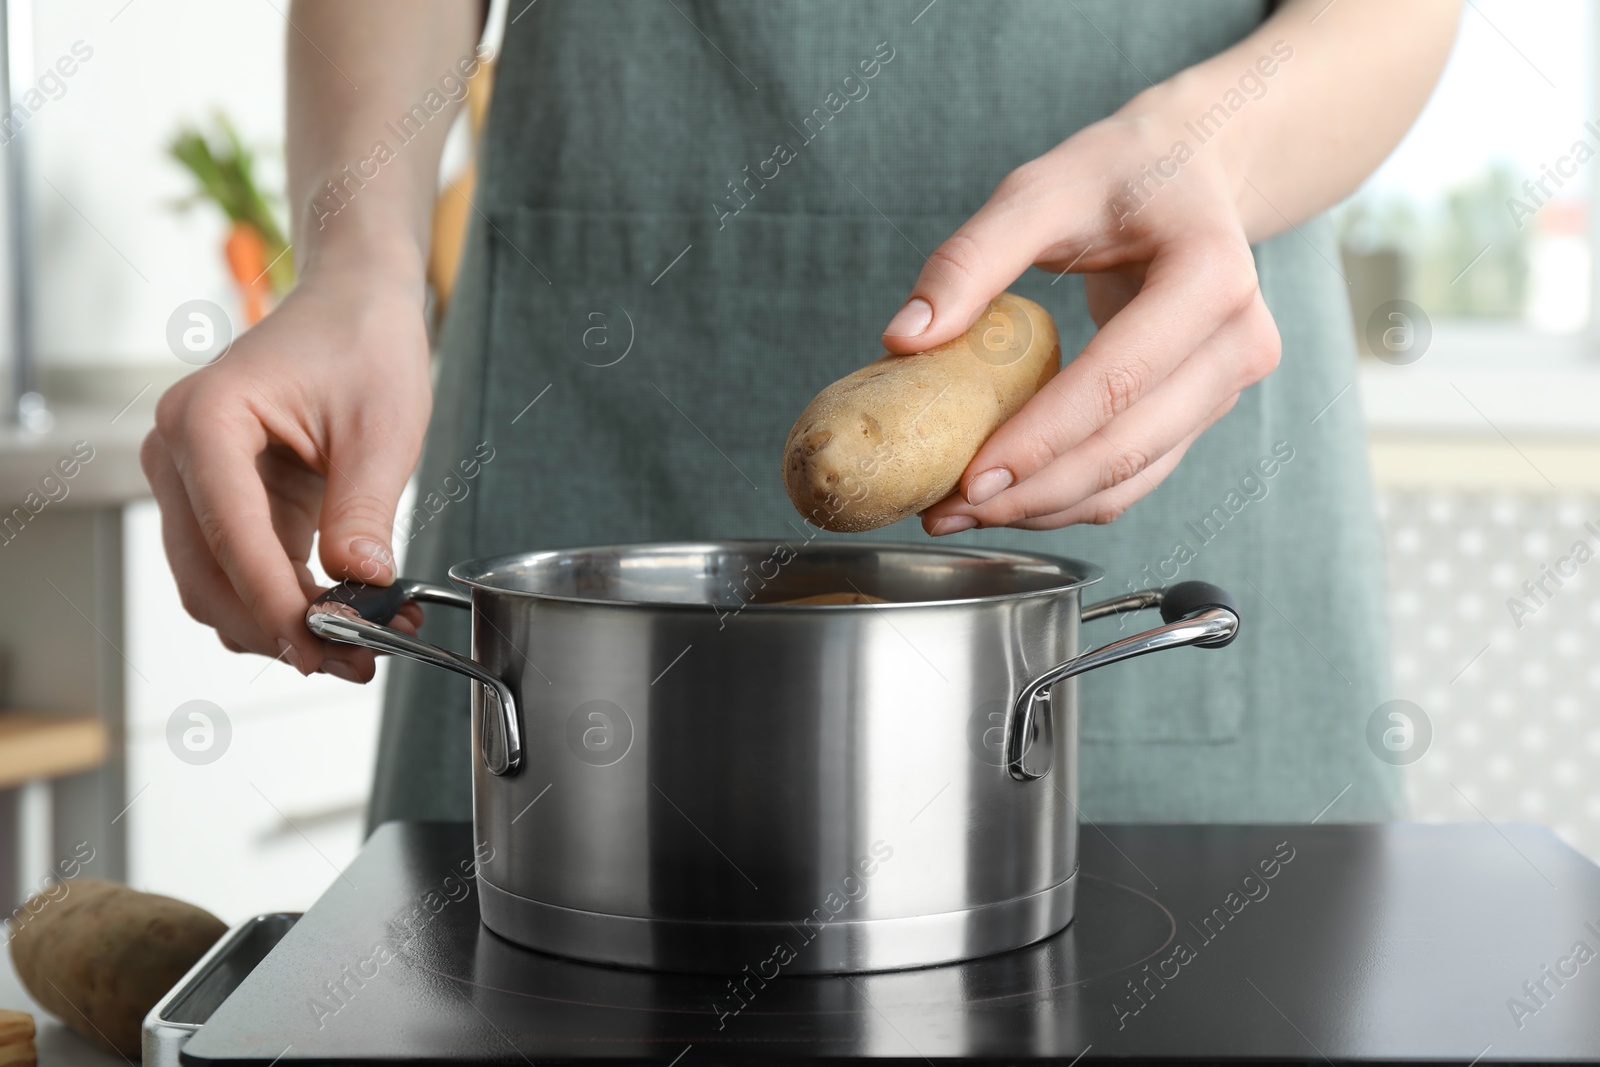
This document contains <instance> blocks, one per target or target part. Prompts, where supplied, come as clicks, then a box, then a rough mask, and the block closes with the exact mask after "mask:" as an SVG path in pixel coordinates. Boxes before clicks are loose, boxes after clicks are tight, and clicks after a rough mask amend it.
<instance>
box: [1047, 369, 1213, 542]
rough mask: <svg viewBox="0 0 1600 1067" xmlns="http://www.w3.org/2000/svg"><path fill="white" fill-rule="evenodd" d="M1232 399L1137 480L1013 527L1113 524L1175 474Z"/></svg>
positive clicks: (1146, 469)
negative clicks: (1185, 456)
mask: <svg viewBox="0 0 1600 1067" xmlns="http://www.w3.org/2000/svg"><path fill="white" fill-rule="evenodd" d="M1237 399H1238V398H1237V397H1235V398H1233V399H1232V400H1229V401H1228V402H1227V403H1226V404H1225V405H1223V406H1222V407H1221V408H1219V409H1218V411H1217V413H1216V417H1215V418H1213V419H1211V420H1209V421H1208V422H1207V423H1206V425H1205V426H1202V427H1200V428H1199V429H1198V430H1196V431H1195V432H1194V433H1192V434H1190V435H1189V436H1188V437H1186V438H1184V439H1183V440H1182V441H1181V442H1179V443H1178V445H1177V447H1175V448H1173V449H1172V450H1171V451H1169V452H1168V453H1167V454H1166V455H1164V456H1162V457H1161V458H1160V459H1158V460H1156V461H1155V462H1154V463H1152V464H1150V466H1149V467H1147V468H1145V470H1144V472H1143V473H1142V474H1141V475H1140V476H1139V477H1138V478H1136V479H1133V480H1130V481H1126V482H1123V483H1122V484H1121V485H1117V486H1113V487H1112V488H1110V489H1106V490H1104V491H1102V492H1099V493H1096V494H1095V495H1094V496H1091V497H1089V498H1088V499H1087V500H1082V501H1079V502H1078V503H1076V504H1074V505H1072V506H1071V507H1069V508H1066V509H1064V510H1062V511H1057V512H1054V513H1052V514H1049V515H1039V516H1035V517H1033V518H1027V519H1022V520H1019V521H1018V522H1017V523H1016V524H1015V525H1016V526H1017V528H1018V529H1022V530H1059V529H1061V528H1062V527H1063V526H1074V525H1077V524H1079V523H1091V524H1094V525H1099V526H1104V525H1105V524H1107V523H1110V522H1115V521H1116V520H1117V519H1119V518H1121V517H1122V514H1123V513H1124V512H1125V511H1127V510H1128V509H1129V508H1130V507H1132V506H1133V505H1134V504H1136V503H1138V502H1139V501H1140V500H1142V499H1143V498H1144V497H1145V495H1146V494H1148V493H1149V492H1150V491H1151V490H1152V489H1154V488H1155V487H1156V486H1158V485H1160V484H1161V483H1162V482H1163V481H1165V480H1166V478H1167V475H1169V474H1171V473H1172V472H1173V471H1175V470H1177V468H1178V464H1179V463H1180V462H1181V461H1182V460H1183V457H1184V454H1185V453H1187V452H1188V451H1189V446H1190V445H1192V444H1194V443H1195V441H1197V440H1199V438H1200V435H1201V434H1202V433H1204V432H1205V431H1206V430H1207V429H1209V428H1210V426H1211V423H1213V422H1215V421H1216V420H1217V419H1220V418H1221V417H1222V416H1223V415H1225V414H1227V412H1228V410H1229V409H1231V408H1232V407H1233V405H1234V401H1235V400H1237Z"/></svg>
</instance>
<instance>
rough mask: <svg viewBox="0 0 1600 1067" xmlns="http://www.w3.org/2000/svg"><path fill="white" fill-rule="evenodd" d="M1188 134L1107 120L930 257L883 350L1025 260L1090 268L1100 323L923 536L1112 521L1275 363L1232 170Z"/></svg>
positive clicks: (937, 332)
mask: <svg viewBox="0 0 1600 1067" xmlns="http://www.w3.org/2000/svg"><path fill="white" fill-rule="evenodd" d="M1194 140H1195V138H1194V137H1193V135H1192V134H1190V133H1188V132H1187V131H1185V130H1183V129H1181V128H1179V126H1178V124H1177V123H1175V122H1171V121H1168V120H1166V119H1165V118H1163V117H1161V116H1160V115H1154V114H1150V113H1144V114H1125V113H1119V114H1117V115H1113V116H1111V117H1110V118H1108V119H1105V120H1104V121H1102V122H1099V123H1096V124H1095V125H1093V126H1089V127H1087V128H1085V129H1084V130H1082V131H1081V132H1079V133H1077V134H1076V135H1074V136H1073V137H1072V138H1070V139H1069V140H1067V141H1065V142H1063V143H1062V144H1060V145H1058V146H1057V147H1056V148H1054V149H1052V150H1051V151H1049V152H1047V153H1045V154H1044V155H1042V156H1040V157H1039V158H1038V159H1035V160H1033V161H1032V162H1029V163H1025V164H1024V165H1022V166H1021V167H1018V168H1017V169H1016V170H1014V171H1012V172H1011V173H1010V174H1009V175H1007V176H1006V178H1005V179H1004V180H1003V181H1002V182H1001V183H1000V185H999V186H998V188H996V189H995V192H994V194H993V196H991V197H990V198H989V201H988V203H986V204H985V205H984V206H983V208H982V209H981V210H980V211H979V212H978V213H977V214H976V215H974V216H973V217H972V218H971V219H969V220H968V221H967V222H966V224H964V225H963V226H962V227H961V228H960V229H959V230H957V231H956V233H955V234H954V235H953V236H952V237H951V238H950V239H949V240H947V241H946V242H945V243H944V244H942V245H940V246H939V247H938V248H937V249H935V250H934V252H933V254H932V255H931V256H929V257H928V262H927V264H926V265H925V266H924V267H923V269H922V273H921V276H920V277H919V278H918V279H917V284H916V286H915V288H913V289H912V291H911V298H910V300H909V301H908V302H907V304H906V305H905V307H903V308H902V309H901V310H900V312H899V313H898V314H897V315H896V316H895V317H894V319H893V321H891V322H890V324H889V327H888V328H887V329H886V330H885V332H884V335H883V344H884V347H885V348H887V349H888V350H889V351H890V352H893V353H896V354H908V353H912V352H920V351H923V350H925V349H928V348H932V347H933V346H934V345H937V344H941V343H943V342H945V341H949V340H951V339H952V338H955V337H958V336H960V335H961V333H962V332H964V331H965V330H967V329H968V328H969V327H970V326H972V324H973V323H974V322H975V321H976V320H977V318H978V316H979V315H980V314H981V313H982V312H983V310H984V309H985V307H986V306H987V305H988V303H989V301H990V300H991V299H993V298H994V297H995V296H996V295H998V294H999V293H1001V292H1003V291H1004V290H1005V289H1006V288H1007V287H1008V286H1009V285H1010V284H1011V283H1012V282H1013V281H1014V280H1015V279H1016V278H1017V277H1018V276H1019V275H1020V274H1021V273H1022V272H1023V271H1025V270H1026V269H1027V268H1028V267H1030V266H1037V267H1040V268H1042V269H1044V270H1048V271H1055V272H1058V273H1065V272H1073V273H1081V274H1083V275H1084V276H1085V277H1084V287H1085V289H1086V291H1087V294H1088V304H1089V312H1090V314H1091V315H1092V316H1093V317H1094V320H1095V322H1096V324H1098V326H1099V327H1100V329H1099V332H1098V333H1096V334H1095V336H1094V338H1093V339H1092V340H1091V341H1090V342H1089V343H1088V345H1087V346H1085V348H1084V349H1083V351H1082V352H1081V353H1080V354H1079V355H1078V357H1077V358H1076V359H1074V360H1072V361H1071V362H1070V363H1069V364H1068V365H1067V366H1066V368H1065V369H1063V370H1062V371H1061V373H1060V374H1058V375H1056V377H1055V378H1054V379H1053V380H1051V381H1050V382H1049V383H1047V384H1046V385H1045V386H1044V388H1042V389H1040V390H1039V392H1038V394H1037V395H1036V396H1034V397H1033V399H1032V400H1030V401H1029V402H1028V403H1027V405H1026V406H1025V407H1023V409H1022V410H1021V411H1020V412H1018V413H1017V414H1016V415H1015V416H1014V417H1013V418H1011V419H1010V421H1008V422H1006V423H1005V425H1003V426H1001V427H1000V428H999V429H998V430H996V431H995V433H994V434H993V435H992V436H991V437H990V438H989V440H988V442H987V443H985V444H984V446H983V447H982V448H981V449H980V450H979V451H978V454H977V456H976V457H974V458H973V460H972V463H971V464H970V465H969V466H968V467H967V469H966V471H965V472H964V473H963V474H962V476H961V480H960V482H959V483H958V484H957V487H956V491H955V492H954V493H952V494H951V495H950V496H948V497H946V498H945V499H944V500H942V501H940V502H939V503H937V504H935V505H933V506H932V507H930V508H928V509H927V510H926V511H925V512H923V514H922V524H923V528H924V529H926V530H927V532H928V533H930V534H934V535H940V534H949V533H957V532H959V531H961V530H966V529H970V528H972V527H974V526H1016V527H1021V528H1024V529H1030V530H1046V529H1055V528H1057V527H1061V526H1067V525H1070V524H1073V523H1080V522H1093V523H1106V522H1110V521H1112V520H1113V519H1115V518H1116V517H1117V516H1119V515H1121V514H1122V513H1123V512H1124V511H1125V510H1127V508H1128V507H1129V506H1130V505H1131V504H1133V503H1134V502H1135V501H1137V500H1138V499H1139V498H1141V497H1143V496H1144V495H1145V494H1146V493H1148V492H1150V491H1151V490H1152V489H1154V488H1155V487H1156V486H1157V485H1158V484H1159V483H1160V482H1161V480H1162V479H1163V478H1165V477H1166V476H1167V475H1168V474H1170V473H1171V472H1172V470H1173V468H1174V467H1176V466H1177V465H1178V461H1179V460H1180V459H1181V458H1182V457H1183V454H1184V452H1185V450H1186V449H1188V447H1189V446H1190V445H1191V444H1193V443H1194V441H1195V439H1196V438H1197V437H1199V436H1200V434H1201V433H1202V432H1204V431H1205V430H1206V428H1207V427H1209V426H1210V425H1211V424H1212V423H1214V422H1216V421H1217V420H1218V419H1219V418H1221V417H1222V416H1223V415H1224V414H1226V413H1227V412H1228V410H1229V409H1230V408H1232V407H1233V405H1234V403H1235V402H1236V401H1237V400H1238V399H1239V393H1240V391H1241V390H1243V389H1245V388H1246V387H1248V386H1250V385H1252V384H1254V383H1255V382H1258V381H1260V380H1261V379H1262V378H1264V377H1266V376H1267V375H1268V374H1269V373H1271V371H1272V369H1273V368H1274V367H1276V366H1277V364H1278V355H1279V340H1278V331H1277V327H1276V325H1275V324H1274V323H1273V321H1272V315H1271V314H1270V313H1269V312H1268V311H1267V306H1266V304H1265V303H1263V301H1262V299H1261V293H1260V291H1259V289H1258V288H1257V285H1256V271H1255V261H1254V259H1253V257H1252V255H1251V251H1250V245H1249V241H1248V240H1247V237H1246V232H1245V228H1244V225H1243V224H1242V222H1241V219H1240V212H1239V208H1238V199H1239V192H1240V191H1239V189H1238V188H1237V185H1238V183H1237V180H1236V179H1232V178H1230V176H1229V174H1228V172H1227V168H1226V166H1225V164H1224V160H1223V159H1222V158H1221V157H1222V151H1221V148H1220V147H1219V146H1216V145H1208V144H1201V145H1199V146H1198V147H1195V146H1193V145H1192V142H1193V141H1194ZM1180 141H1181V142H1185V143H1189V145H1190V151H1189V152H1188V153H1187V154H1186V155H1184V156H1183V158H1182V159H1181V161H1180V159H1179V158H1178V156H1177V155H1175V152H1174V150H1175V147H1176V146H1177V144H1178V142H1180ZM1130 182H1131V183H1133V184H1132V185H1129V184H1128V183H1130Z"/></svg>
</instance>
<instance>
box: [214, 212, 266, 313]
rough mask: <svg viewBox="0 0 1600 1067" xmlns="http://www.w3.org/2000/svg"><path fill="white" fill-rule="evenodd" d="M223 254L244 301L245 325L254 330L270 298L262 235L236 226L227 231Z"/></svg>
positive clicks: (246, 225) (242, 225)
mask: <svg viewBox="0 0 1600 1067" xmlns="http://www.w3.org/2000/svg"><path fill="white" fill-rule="evenodd" d="M222 252H223V255H224V256H226V257H227V260H228V270H229V271H230V272H231V273H232V274H233V280H234V282H235V283H236V284H237V285H238V286H239V294H240V295H241V296H242V297H243V298H244V317H245V322H246V324H247V325H250V326H254V325H255V324H256V323H258V322H260V321H261V317H262V316H263V315H265V314H266V313H267V300H268V298H269V297H270V296H271V295H272V282H271V280H270V279H269V278H267V276H266V274H267V243H266V240H265V239H264V238H262V236H261V231H260V230H258V229H256V228H255V227H254V226H252V225H250V224H249V223H248V222H236V223H234V224H233V228H232V229H230V230H229V231H228V239H227V241H225V242H224V243H223V246H222Z"/></svg>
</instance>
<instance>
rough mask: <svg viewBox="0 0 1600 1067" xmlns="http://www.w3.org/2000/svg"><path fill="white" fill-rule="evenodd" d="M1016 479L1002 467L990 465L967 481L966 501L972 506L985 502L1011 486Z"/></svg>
mask: <svg viewBox="0 0 1600 1067" xmlns="http://www.w3.org/2000/svg"><path fill="white" fill-rule="evenodd" d="M1014 481H1016V479H1015V478H1013V477H1012V476H1011V472H1010V471H1008V470H1006V469H1005V468H1004V467H990V468H989V469H988V470H986V471H984V472H983V473H982V474H980V475H978V476H977V477H975V478H973V479H972V481H970V482H968V483H967V503H969V504H971V505H972V506H973V507H977V506H978V505H979V504H984V503H987V502H988V501H990V500H993V499H994V498H995V495H996V494H998V493H999V492H1000V491H1001V490H1003V489H1009V488H1011V483H1012V482H1014Z"/></svg>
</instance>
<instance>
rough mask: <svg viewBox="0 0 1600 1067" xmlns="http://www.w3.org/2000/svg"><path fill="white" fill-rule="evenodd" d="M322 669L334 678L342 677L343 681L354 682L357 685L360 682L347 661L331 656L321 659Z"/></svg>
mask: <svg viewBox="0 0 1600 1067" xmlns="http://www.w3.org/2000/svg"><path fill="white" fill-rule="evenodd" d="M322 669H323V670H324V671H326V672H327V673H328V674H331V675H333V676H334V677H335V678H343V679H344V680H345V681H347V682H355V683H356V684H357V685H360V684H361V679H360V677H358V676H357V675H356V671H355V668H354V667H352V666H350V664H348V663H344V662H341V661H339V660H336V659H331V658H330V659H325V660H323V661H322Z"/></svg>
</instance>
